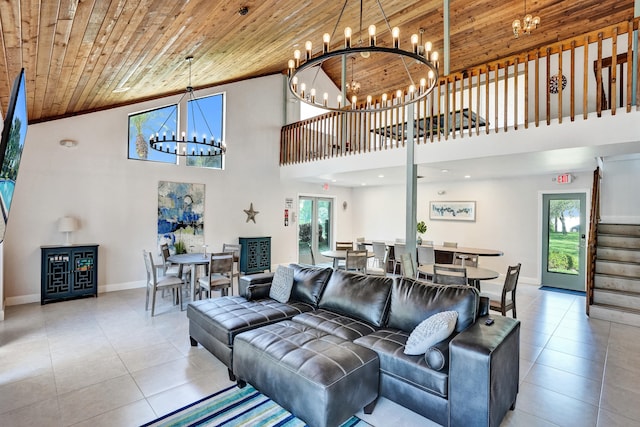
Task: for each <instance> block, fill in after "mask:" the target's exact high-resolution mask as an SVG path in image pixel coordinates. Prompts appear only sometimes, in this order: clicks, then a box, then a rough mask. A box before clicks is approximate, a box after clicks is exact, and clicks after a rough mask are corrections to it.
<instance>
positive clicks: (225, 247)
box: [222, 243, 242, 295]
mask: <svg viewBox="0 0 640 427" xmlns="http://www.w3.org/2000/svg"><path fill="white" fill-rule="evenodd" d="M222 252H231V253H233V277H237V279H236V281H237V285H238V289H240V252H242V245H236V244H231V243H223V244H222ZM231 295H233V278H232V280H231Z"/></svg>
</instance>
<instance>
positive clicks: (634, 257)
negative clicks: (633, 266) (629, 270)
mask: <svg viewBox="0 0 640 427" xmlns="http://www.w3.org/2000/svg"><path fill="white" fill-rule="evenodd" d="M596 257H597V259H601V260H609V261H624V262H636V263H640V249H626V248H625V249H621V248H610V247H602V246H598V248H597V254H596Z"/></svg>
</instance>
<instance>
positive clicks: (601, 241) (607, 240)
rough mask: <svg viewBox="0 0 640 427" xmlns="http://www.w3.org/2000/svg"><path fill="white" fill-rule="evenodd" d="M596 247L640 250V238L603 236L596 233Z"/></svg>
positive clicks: (613, 235)
mask: <svg viewBox="0 0 640 427" xmlns="http://www.w3.org/2000/svg"><path fill="white" fill-rule="evenodd" d="M598 247H611V248H623V249H640V237H635V236H620V235H615V234H603V233H600V232H599V231H598Z"/></svg>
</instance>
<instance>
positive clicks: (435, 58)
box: [431, 51, 440, 70]
mask: <svg viewBox="0 0 640 427" xmlns="http://www.w3.org/2000/svg"><path fill="white" fill-rule="evenodd" d="M431 63H432V64H433V65H434V66H435V67H436V70H437V69H438V68H439V67H440V66H439V64H438V52H437V51H436V52H433V53H432V54H431Z"/></svg>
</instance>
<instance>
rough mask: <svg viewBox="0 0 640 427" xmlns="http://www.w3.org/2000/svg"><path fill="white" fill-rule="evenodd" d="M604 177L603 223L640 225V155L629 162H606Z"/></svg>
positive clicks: (602, 196)
mask: <svg viewBox="0 0 640 427" xmlns="http://www.w3.org/2000/svg"><path fill="white" fill-rule="evenodd" d="M602 176H603V178H602V186H601V189H600V194H601V196H600V218H601V221H602V222H610V223H621V224H640V197H639V196H638V195H639V194H640V190H639V189H638V183H639V182H640V155H638V156H636V157H635V158H633V159H627V160H617V161H607V160H605V162H604V165H603V168H602Z"/></svg>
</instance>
